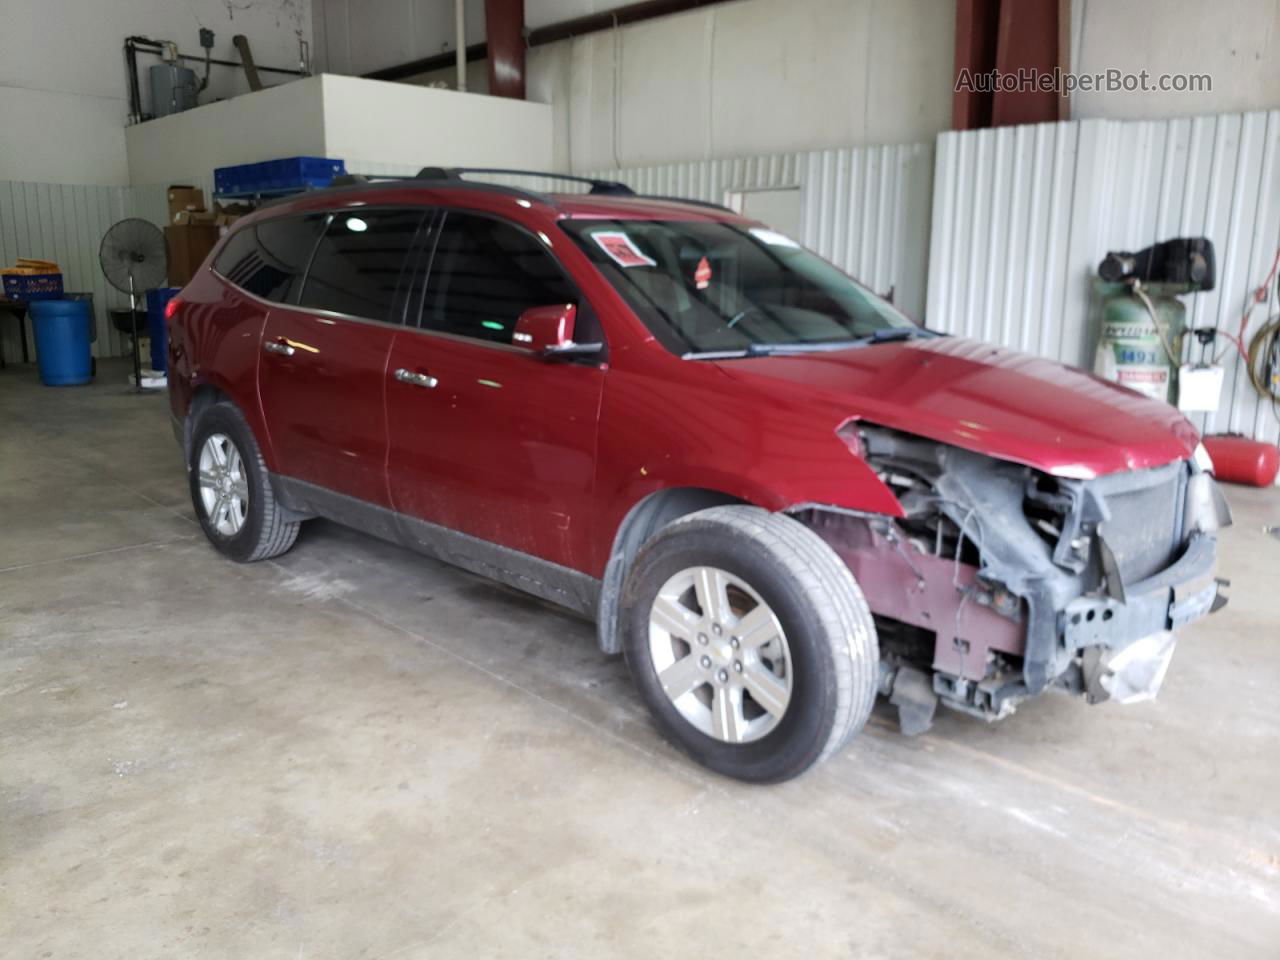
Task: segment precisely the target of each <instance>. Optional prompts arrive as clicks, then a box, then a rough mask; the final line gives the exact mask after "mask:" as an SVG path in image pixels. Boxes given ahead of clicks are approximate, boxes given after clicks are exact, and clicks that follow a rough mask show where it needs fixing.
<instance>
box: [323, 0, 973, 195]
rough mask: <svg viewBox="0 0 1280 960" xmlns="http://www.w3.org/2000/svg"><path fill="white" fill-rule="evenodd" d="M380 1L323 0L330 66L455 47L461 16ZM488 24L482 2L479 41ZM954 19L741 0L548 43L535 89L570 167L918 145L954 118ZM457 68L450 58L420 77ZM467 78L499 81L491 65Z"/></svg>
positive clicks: (891, 0) (913, 3)
mask: <svg viewBox="0 0 1280 960" xmlns="http://www.w3.org/2000/svg"><path fill="white" fill-rule="evenodd" d="M618 5H620V4H617V3H612V2H592V0H528V2H527V4H526V11H525V16H526V20H527V22H528V24H529V26H530V27H536V26H542V25H546V24H549V23H553V22H558V21H560V20H564V19H568V18H571V17H575V16H581V15H583V14H586V13H591V12H598V11H600V10H607V9H610V8H611V7H613V6H618ZM374 6H375V5H372V4H365V3H361V2H359V0H317V24H318V25H317V35H318V36H319V34H320V32H321V31H323V33H324V40H323V44H322V43H321V41H320V40H319V39H318V40H317V47H318V48H320V47H321V46H322V45H323V48H324V50H325V51H326V53H325V55H326V57H327V58H328V59H327V64H328V67H327V68H328V69H330V70H333V71H335V72H346V71H348V70H349V71H350V72H362V71H366V70H373V69H377V68H379V67H386V66H392V65H394V64H396V63H402V62H405V61H407V60H411V59H416V58H420V57H425V56H430V55H433V54H437V53H440V52H442V51H445V50H451V49H453V34H452V31H453V19H452V16H451V15H444V16H436V17H434V18H433V19H431V20H430V22H431V24H432V25H433V29H434V31H435V32H434V33H430V31H426V30H425V24H426V22H427V21H426V18H425V17H424V16H423V15H422V14H421V13H420V11H418V10H417V7H416V6H415V5H414V4H413V3H411V2H408V0H386V2H385V3H380V4H377V5H376V10H377V12H375V10H374V9H373V8H374ZM446 6H447V5H446ZM322 8H323V12H321V10H322ZM357 11H359V15H358V16H356V13H357ZM353 18H354V19H353ZM321 19H323V21H324V25H323V27H321V26H320V25H319V23H320V20H321ZM347 23H350V24H351V27H350V28H349V29H348V28H347V27H346V26H345V24H347ZM482 24H483V3H480V2H479V0H471V2H470V4H469V6H468V7H467V25H468V36H467V42H468V43H471V42H478V41H479V40H481V39H483V32H482V30H481V29H480V28H481V27H482ZM954 31H955V8H954V2H953V0H741V2H736V3H726V4H720V5H716V6H712V7H707V8H705V9H701V10H695V11H693V12H691V13H686V14H681V15H678V16H672V17H663V18H659V19H656V20H650V21H647V22H644V23H639V24H634V25H631V26H627V27H622V28H620V29H618V30H616V31H606V32H603V33H596V34H592V35H589V36H586V37H581V38H576V39H573V40H566V41H562V42H559V43H554V44H547V45H545V46H540V47H535V48H533V49H531V50H530V51H529V57H528V75H527V83H528V90H529V98H530V99H532V100H537V101H540V102H543V103H550V104H551V106H552V108H553V110H554V113H555V131H556V135H555V149H556V154H555V164H556V166H557V167H558V168H560V169H572V170H594V169H601V168H606V167H631V166H640V165H645V164H658V163H670V162H675V161H681V160H694V159H716V158H724V157H738V156H749V155H758V154H769V153H777V152H779V151H788V150H801V149H814V148H821V147H835V146H861V145H864V144H883V143H915V142H919V141H921V140H927V139H929V138H931V137H932V136H934V135H935V134H936V133H938V132H939V131H941V130H945V129H946V127H947V125H948V123H949V122H950V117H951V63H952V46H953V43H954ZM453 80H454V75H453V71H452V69H446V70H442V71H437V72H435V73H432V74H427V75H422V76H420V77H417V78H415V82H418V83H431V82H439V81H443V82H446V83H450V84H451V83H452V82H453ZM468 88H469V89H471V90H477V91H484V90H485V89H486V85H485V82H484V66H483V65H482V64H473V65H471V66H470V68H469V69H468Z"/></svg>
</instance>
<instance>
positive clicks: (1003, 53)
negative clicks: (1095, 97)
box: [991, 0, 1062, 127]
mask: <svg viewBox="0 0 1280 960" xmlns="http://www.w3.org/2000/svg"><path fill="white" fill-rule="evenodd" d="M1058 3H1059V0H1004V2H1003V3H1001V4H1000V39H999V42H998V43H997V45H996V61H995V62H996V69H997V70H999V71H1000V72H1001V73H1004V74H1017V73H1018V72H1019V71H1024V72H1026V73H1028V74H1034V75H1035V76H1039V77H1048V76H1051V75H1052V74H1053V71H1054V70H1055V69H1056V68H1057V67H1058V66H1059V59H1058V24H1059V18H1058ZM1061 107H1062V99H1061V97H1059V95H1058V93H1057V91H1056V90H1052V89H1049V88H1048V87H1046V88H1044V89H1019V90H1015V91H1004V90H998V91H996V94H995V98H994V100H993V102H992V105H991V125H992V126H993V127H1008V126H1013V125H1014V124H1018V123H1045V122H1047V121H1052V120H1057V119H1059V116H1060V111H1061Z"/></svg>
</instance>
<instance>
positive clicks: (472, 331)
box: [387, 210, 604, 569]
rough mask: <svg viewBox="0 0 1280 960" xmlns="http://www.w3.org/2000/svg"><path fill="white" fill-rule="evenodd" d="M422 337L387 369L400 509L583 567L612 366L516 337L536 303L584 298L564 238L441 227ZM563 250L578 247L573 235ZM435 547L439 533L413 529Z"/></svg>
mask: <svg viewBox="0 0 1280 960" xmlns="http://www.w3.org/2000/svg"><path fill="white" fill-rule="evenodd" d="M435 232H436V238H435V242H434V247H433V253H432V255H431V258H430V264H431V266H430V272H429V275H428V278H427V286H426V290H425V292H424V295H423V298H422V309H421V318H420V320H419V324H418V329H416V330H415V329H411V328H410V327H409V326H406V328H405V329H404V330H402V331H401V332H400V333H399V334H398V335H397V337H396V340H395V345H394V346H393V348H392V353H391V359H390V362H389V363H388V374H389V379H388V381H387V384H388V385H387V418H388V436H389V441H390V447H389V450H388V459H387V469H388V479H389V481H390V485H391V496H392V502H393V504H394V506H395V508H396V510H397V511H399V512H400V513H402V514H405V515H407V516H408V517H410V518H417V519H420V520H425V521H428V523H429V524H432V525H437V526H440V527H447V528H449V529H451V530H457V531H461V532H463V533H466V534H470V535H471V536H473V537H479V538H481V539H483V540H486V541H489V542H491V543H496V544H500V545H502V546H505V547H510V548H513V549H515V550H519V551H521V552H523V553H528V554H532V555H534V556H537V557H541V558H543V559H545V560H549V561H551V562H553V563H556V564H559V565H561V566H566V567H571V568H578V569H581V564H582V563H583V559H582V558H583V557H584V556H585V549H586V544H587V543H588V533H589V530H588V527H589V521H590V504H591V488H592V483H593V480H594V467H595V446H596V420H597V414H598V411H599V406H600V392H601V388H602V385H603V382H604V369H603V365H602V363H601V362H600V361H601V358H597V357H593V358H590V360H584V361H582V362H574V361H549V360H546V359H543V358H541V357H539V356H537V355H535V354H534V353H532V352H531V351H530V350H528V349H526V348H524V347H521V346H519V345H517V344H515V343H513V341H512V334H513V333H514V332H515V324H516V319H517V318H518V317H519V316H520V314H521V313H522V312H523V311H524V310H526V309H528V308H529V307H538V306H547V305H551V304H564V303H576V304H577V305H578V320H577V330H576V333H575V339H577V340H578V341H579V342H589V341H599V340H601V339H602V338H601V336H600V333H599V331H598V329H597V328H596V326H595V319H594V317H593V315H592V313H591V308H590V305H589V304H588V303H586V302H585V300H583V299H582V298H581V295H580V294H579V292H578V290H577V288H576V286H575V285H574V284H573V283H572V281H571V280H570V279H569V277H568V276H567V274H566V273H565V271H564V270H563V268H562V267H561V266H560V264H559V263H558V262H557V260H556V258H555V255H554V249H553V248H552V247H551V244H552V241H551V239H550V238H548V237H546V236H542V237H539V236H535V235H534V234H533V233H530V232H529V231H528V230H526V229H524V228H523V227H520V226H517V225H515V224H513V223H510V222H508V221H505V220H502V219H499V218H496V217H492V216H485V215H481V214H475V213H468V212H464V211H457V210H449V211H446V212H445V213H444V215H443V217H442V218H441V219H440V220H439V222H438V225H437V227H436V230H435ZM562 242H566V243H567V242H568V240H567V239H565V240H563V241H562ZM406 530H407V532H408V535H409V536H410V537H411V538H417V539H418V540H420V541H422V545H423V546H427V547H431V546H432V544H431V543H430V542H429V541H430V540H431V538H432V537H435V536H438V534H437V533H436V532H433V531H432V529H431V528H430V527H428V526H423V525H421V524H414V523H412V522H409V523H407V524H406Z"/></svg>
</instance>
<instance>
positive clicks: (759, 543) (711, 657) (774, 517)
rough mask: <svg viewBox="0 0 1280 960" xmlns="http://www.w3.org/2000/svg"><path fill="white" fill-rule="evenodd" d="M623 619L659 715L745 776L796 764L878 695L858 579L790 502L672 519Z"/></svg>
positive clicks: (728, 769) (818, 753)
mask: <svg viewBox="0 0 1280 960" xmlns="http://www.w3.org/2000/svg"><path fill="white" fill-rule="evenodd" d="M704 597H706V598H707V599H708V600H709V602H706V603H704ZM704 608H707V609H704ZM621 625H622V629H623V643H624V650H625V653H626V658H627V664H628V666H629V668H630V670H631V675H632V677H633V679H634V680H635V683H636V686H637V688H638V689H639V691H640V695H641V697H642V698H643V699H644V701H645V703H646V705H647V706H648V707H649V709H650V711H651V712H652V713H653V716H654V719H655V721H656V722H657V725H658V727H659V728H660V729H661V730H662V732H663V733H664V734H665V735H666V736H667V737H668V738H669V739H671V740H673V741H674V742H675V743H676V744H678V745H679V746H680V747H682V748H683V749H684V750H685V751H686V752H687V753H688V754H689V755H690V756H692V757H693V758H694V759H695V760H697V761H698V762H699V763H701V764H703V765H704V766H707V767H709V768H711V769H712V770H715V771H717V772H719V773H722V774H725V775H726V776H730V777H734V778H735V779H738V780H745V781H749V782H752V783H777V782H780V781H783V780H789V779H791V778H792V777H796V776H799V775H800V774H801V773H803V772H804V771H806V770H807V769H809V768H810V767H811V766H813V765H814V764H816V763H818V762H820V761H822V760H825V759H826V758H827V757H829V756H831V754H833V753H835V752H836V751H837V750H839V749H840V748H841V747H842V746H844V744H845V743H847V742H848V741H849V739H851V738H852V737H853V735H854V734H856V733H857V732H858V731H859V730H861V729H862V726H863V725H864V724H865V723H866V720H867V717H868V715H869V714H870V712H871V707H872V705H873V704H874V702H875V697H876V682H877V678H878V671H879V649H878V645H877V640H876V631H875V624H874V622H873V620H872V618H871V612H870V610H869V609H868V608H867V603H866V600H865V599H864V598H863V596H862V591H861V590H860V589H859V588H858V584H857V583H856V581H855V580H854V578H853V575H852V574H851V573H850V572H849V568H848V567H846V566H845V565H844V563H843V562H841V560H840V558H839V557H838V556H836V554H835V552H834V551H833V550H832V549H831V547H830V546H828V545H827V544H826V543H825V542H823V540H822V539H821V538H819V537H818V536H817V535H816V534H815V533H813V531H811V530H809V529H808V528H807V527H805V526H804V525H803V524H801V523H799V522H798V521H796V520H793V519H792V518H790V517H787V516H784V515H782V514H776V513H770V512H768V511H766V510H762V509H760V508H758V507H749V506H724V507H712V508H711V509H709V510H702V511H699V512H697V513H693V514H690V515H688V516H686V517H682V518H681V519H679V520H676V521H675V522H673V523H671V524H670V525H668V526H666V527H664V528H663V529H662V530H660V531H659V532H658V533H657V534H656V535H655V536H654V537H653V538H652V539H651V540H650V541H649V542H648V543H646V544H645V545H644V547H643V548H642V549H641V551H640V553H639V554H638V555H637V557H636V560H635V563H634V564H633V565H632V568H631V570H630V572H629V573H628V576H627V580H626V584H625V586H624V590H623V598H622V617H621ZM748 634H750V636H749V635H748Z"/></svg>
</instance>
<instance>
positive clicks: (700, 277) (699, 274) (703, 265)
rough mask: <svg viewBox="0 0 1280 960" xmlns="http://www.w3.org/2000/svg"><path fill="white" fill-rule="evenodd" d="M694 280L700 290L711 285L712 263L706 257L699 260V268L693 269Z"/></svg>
mask: <svg viewBox="0 0 1280 960" xmlns="http://www.w3.org/2000/svg"><path fill="white" fill-rule="evenodd" d="M693 282H694V283H695V284H696V285H697V287H698V289H699V290H705V289H707V287H709V286H711V264H710V263H708V262H707V258H706V257H703V258H702V259H701V260H699V261H698V269H697V270H695V271H693Z"/></svg>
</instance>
